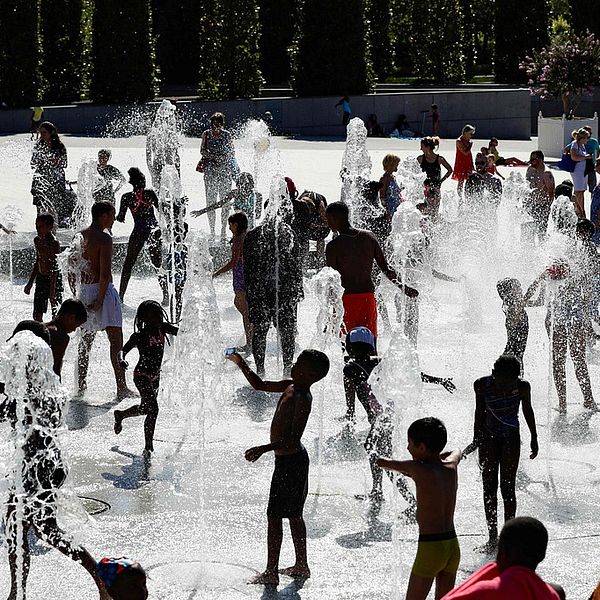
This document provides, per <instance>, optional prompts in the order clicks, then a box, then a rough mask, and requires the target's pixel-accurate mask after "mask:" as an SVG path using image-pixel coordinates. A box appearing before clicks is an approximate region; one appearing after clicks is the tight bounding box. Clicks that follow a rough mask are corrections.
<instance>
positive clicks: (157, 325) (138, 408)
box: [115, 300, 178, 457]
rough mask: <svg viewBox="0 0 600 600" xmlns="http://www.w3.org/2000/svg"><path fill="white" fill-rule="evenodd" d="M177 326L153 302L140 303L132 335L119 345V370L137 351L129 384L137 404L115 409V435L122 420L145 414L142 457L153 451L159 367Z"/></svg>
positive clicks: (120, 426)
mask: <svg viewBox="0 0 600 600" xmlns="http://www.w3.org/2000/svg"><path fill="white" fill-rule="evenodd" d="M177 331H178V329H177V327H175V325H173V324H171V323H169V322H168V320H167V315H166V314H165V311H164V309H163V308H162V306H161V305H160V304H159V303H158V302H156V300H144V302H142V303H141V304H140V305H139V306H138V309H137V313H136V315H135V321H134V333H133V335H132V336H131V337H130V338H129V341H128V342H127V343H126V344H125V346H123V351H122V352H121V353H120V356H119V364H120V365H121V368H123V369H126V368H127V367H128V366H129V365H128V363H127V362H126V361H125V356H126V355H127V353H128V352H129V351H131V350H133V349H134V348H137V349H138V352H139V355H140V358H139V361H138V364H137V365H136V367H135V371H134V372H133V383H135V387H137V389H138V391H139V392H140V403H139V404H138V405H135V406H131V407H130V408H128V409H127V410H115V433H116V434H117V435H118V434H119V433H121V431H122V430H123V419H128V418H129V417H139V416H141V415H146V419H145V420H144V437H145V442H146V443H145V447H144V456H146V457H148V456H150V454H151V453H152V452H154V429H155V427H156V420H157V419H158V390H159V388H160V368H161V365H162V360H163V354H164V350H165V341H168V340H167V337H166V336H167V334H170V335H177Z"/></svg>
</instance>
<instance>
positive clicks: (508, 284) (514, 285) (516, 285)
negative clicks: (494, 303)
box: [496, 277, 523, 302]
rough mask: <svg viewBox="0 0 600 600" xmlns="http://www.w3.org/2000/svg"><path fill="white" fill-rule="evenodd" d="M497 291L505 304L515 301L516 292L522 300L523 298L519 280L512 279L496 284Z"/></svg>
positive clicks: (502, 280) (508, 278)
mask: <svg viewBox="0 0 600 600" xmlns="http://www.w3.org/2000/svg"><path fill="white" fill-rule="evenodd" d="M496 289H497V290H498V296H500V298H502V300H503V301H504V302H510V301H514V296H515V292H517V293H518V294H519V296H520V297H521V298H522V297H523V289H522V288H521V282H520V281H519V280H518V279H514V278H511V277H507V278H505V279H501V280H500V281H498V283H497V284H496Z"/></svg>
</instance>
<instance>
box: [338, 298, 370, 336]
mask: <svg viewBox="0 0 600 600" xmlns="http://www.w3.org/2000/svg"><path fill="white" fill-rule="evenodd" d="M342 302H343V303H344V333H348V332H350V331H352V329H354V328H355V327H367V328H368V329H370V331H371V333H372V334H373V335H374V336H375V337H377V301H376V300H375V293H374V292H369V293H367V294H344V295H343V296H342Z"/></svg>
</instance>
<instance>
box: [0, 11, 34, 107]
mask: <svg viewBox="0 0 600 600" xmlns="http://www.w3.org/2000/svg"><path fill="white" fill-rule="evenodd" d="M37 8H38V3H37V0H0V32H2V34H1V35H0V101H2V102H5V103H6V104H7V105H8V106H15V107H22V106H28V105H29V104H31V103H33V102H37V101H38V100H39V99H40V96H41V94H40V91H41V90H40V81H39V76H40V72H39V67H40V64H39V63H40V48H39V42H38V11H37Z"/></svg>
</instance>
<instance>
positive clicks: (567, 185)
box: [554, 181, 573, 198]
mask: <svg viewBox="0 0 600 600" xmlns="http://www.w3.org/2000/svg"><path fill="white" fill-rule="evenodd" d="M572 195H573V184H572V183H571V182H570V181H563V182H562V183H559V184H558V185H557V186H556V188H555V189H554V197H555V198H558V197H559V196H566V197H567V198H570V197H571V196H572Z"/></svg>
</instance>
